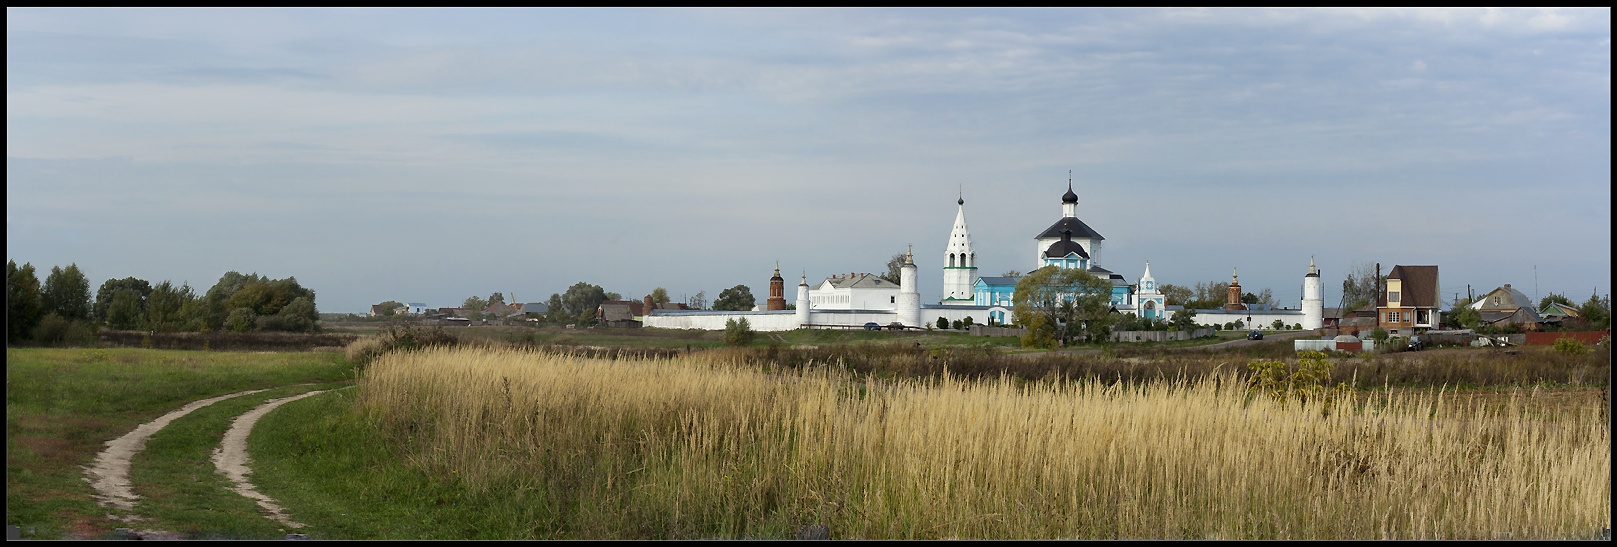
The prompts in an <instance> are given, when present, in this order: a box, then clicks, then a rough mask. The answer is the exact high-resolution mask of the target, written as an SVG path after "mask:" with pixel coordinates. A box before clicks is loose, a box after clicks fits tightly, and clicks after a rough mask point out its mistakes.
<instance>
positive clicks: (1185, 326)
mask: <svg viewBox="0 0 1617 547" xmlns="http://www.w3.org/2000/svg"><path fill="white" fill-rule="evenodd" d="M1169 324H1171V325H1173V326H1174V328H1177V329H1179V330H1191V329H1194V328H1196V310H1193V309H1190V308H1182V309H1180V310H1179V311H1176V312H1173V319H1171V320H1169Z"/></svg>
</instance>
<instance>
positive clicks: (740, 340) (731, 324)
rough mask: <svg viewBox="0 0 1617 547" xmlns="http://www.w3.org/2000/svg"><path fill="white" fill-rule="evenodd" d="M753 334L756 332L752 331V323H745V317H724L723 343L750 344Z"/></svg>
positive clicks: (732, 344) (734, 344)
mask: <svg viewBox="0 0 1617 547" xmlns="http://www.w3.org/2000/svg"><path fill="white" fill-rule="evenodd" d="M754 335H756V333H754V332H753V331H752V325H751V324H749V323H747V318H745V317H742V318H739V319H726V320H725V321H724V343H725V344H726V345H730V346H745V345H749V344H752V338H753V336H754Z"/></svg>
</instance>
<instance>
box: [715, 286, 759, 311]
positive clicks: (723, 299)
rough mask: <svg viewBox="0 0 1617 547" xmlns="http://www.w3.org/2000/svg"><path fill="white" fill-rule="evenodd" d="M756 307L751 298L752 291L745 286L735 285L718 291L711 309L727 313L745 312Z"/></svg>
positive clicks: (756, 303)
mask: <svg viewBox="0 0 1617 547" xmlns="http://www.w3.org/2000/svg"><path fill="white" fill-rule="evenodd" d="M756 305H758V301H757V300H756V299H754V298H753V297H752V289H750V288H747V286H746V285H736V286H734V287H730V288H728V289H725V290H722V291H719V297H718V298H715V299H714V300H713V309H715V310H728V311H747V310H751V309H752V307H753V306H756Z"/></svg>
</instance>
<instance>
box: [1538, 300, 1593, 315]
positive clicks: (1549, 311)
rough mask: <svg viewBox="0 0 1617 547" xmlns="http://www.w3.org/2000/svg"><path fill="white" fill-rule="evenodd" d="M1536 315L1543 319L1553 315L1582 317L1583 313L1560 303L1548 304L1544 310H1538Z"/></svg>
mask: <svg viewBox="0 0 1617 547" xmlns="http://www.w3.org/2000/svg"><path fill="white" fill-rule="evenodd" d="M1538 314H1539V315H1542V316H1545V317H1549V316H1553V315H1559V316H1566V317H1583V312H1582V311H1579V310H1578V308H1577V307H1576V306H1569V305H1566V304H1562V303H1560V302H1550V303H1549V305H1546V306H1544V309H1542V310H1538Z"/></svg>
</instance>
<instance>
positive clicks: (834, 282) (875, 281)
mask: <svg viewBox="0 0 1617 547" xmlns="http://www.w3.org/2000/svg"><path fill="white" fill-rule="evenodd" d="M826 283H829V284H830V285H831V287H832V288H837V289H855V288H856V289H895V290H896V289H898V288H899V287H898V284H897V283H894V282H892V281H888V280H886V279H882V278H881V277H878V276H874V275H871V274H867V273H859V274H852V275H851V276H847V277H827V278H825V281H824V283H821V286H824V285H825V284H826Z"/></svg>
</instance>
